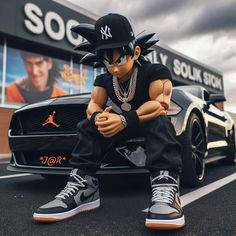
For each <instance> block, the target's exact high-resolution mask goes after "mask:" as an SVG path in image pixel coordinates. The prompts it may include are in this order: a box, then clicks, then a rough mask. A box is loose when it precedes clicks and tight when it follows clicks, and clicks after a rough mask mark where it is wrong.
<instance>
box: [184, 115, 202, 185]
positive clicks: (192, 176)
mask: <svg viewBox="0 0 236 236" xmlns="http://www.w3.org/2000/svg"><path fill="white" fill-rule="evenodd" d="M180 141H181V144H182V148H183V153H182V160H183V172H182V175H181V183H183V185H184V186H189V187H195V186H198V185H200V184H201V183H202V182H203V180H204V174H205V151H206V144H205V138H204V131H203V127H202V125H201V122H200V119H199V117H198V116H197V115H196V114H194V113H192V114H191V115H190V117H189V119H188V122H187V127H186V131H185V133H184V134H183V135H182V137H181V140H180Z"/></svg>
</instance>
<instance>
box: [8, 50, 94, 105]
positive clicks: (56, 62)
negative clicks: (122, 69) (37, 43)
mask: <svg viewBox="0 0 236 236" xmlns="http://www.w3.org/2000/svg"><path fill="white" fill-rule="evenodd" d="M92 72H93V70H92V69H90V68H85V69H84V70H83V71H80V67H79V65H76V64H75V65H74V66H73V64H72V63H70V62H69V61H65V60H61V59H55V58H52V57H49V56H45V55H40V54H35V53H32V52H26V51H21V50H18V49H14V48H8V50H7V67H6V99H5V100H6V102H7V103H34V102H38V101H42V100H45V99H48V98H51V97H57V96H64V95H68V94H75V93H81V92H85V91H91V85H92V84H93V73H92Z"/></svg>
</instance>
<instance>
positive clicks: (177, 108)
mask: <svg viewBox="0 0 236 236" xmlns="http://www.w3.org/2000/svg"><path fill="white" fill-rule="evenodd" d="M181 110H182V108H181V107H180V106H178V105H177V104H176V103H174V102H172V101H170V106H169V108H168V110H167V115H168V116H175V115H177V114H178V113H179V112H180V111H181Z"/></svg>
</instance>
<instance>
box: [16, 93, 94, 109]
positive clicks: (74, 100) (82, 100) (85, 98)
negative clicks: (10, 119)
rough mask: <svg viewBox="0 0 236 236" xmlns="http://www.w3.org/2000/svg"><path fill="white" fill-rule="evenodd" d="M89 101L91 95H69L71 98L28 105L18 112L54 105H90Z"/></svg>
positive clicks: (54, 99)
mask: <svg viewBox="0 0 236 236" xmlns="http://www.w3.org/2000/svg"><path fill="white" fill-rule="evenodd" d="M89 100H90V93H86V94H77V95H69V96H63V97H57V98H51V99H47V100H44V101H41V102H37V103H32V104H28V105H25V106H23V107H21V108H19V109H18V110H17V111H16V112H20V111H24V110H29V109H34V108H39V107H45V106H54V105H63V104H88V102H89Z"/></svg>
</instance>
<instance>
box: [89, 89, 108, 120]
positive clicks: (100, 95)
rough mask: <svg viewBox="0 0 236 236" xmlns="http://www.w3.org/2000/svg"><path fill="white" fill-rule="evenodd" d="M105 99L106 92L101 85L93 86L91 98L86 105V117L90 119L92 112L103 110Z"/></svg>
mask: <svg viewBox="0 0 236 236" xmlns="http://www.w3.org/2000/svg"><path fill="white" fill-rule="evenodd" d="M106 101H107V92H106V90H105V89H104V88H103V87H98V86H97V87H94V89H93V91H92V94H91V100H90V102H89V104H88V107H87V118H88V119H90V118H91V116H92V114H93V113H94V112H103V105H105V104H106Z"/></svg>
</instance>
